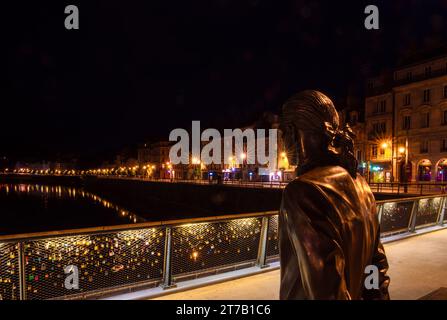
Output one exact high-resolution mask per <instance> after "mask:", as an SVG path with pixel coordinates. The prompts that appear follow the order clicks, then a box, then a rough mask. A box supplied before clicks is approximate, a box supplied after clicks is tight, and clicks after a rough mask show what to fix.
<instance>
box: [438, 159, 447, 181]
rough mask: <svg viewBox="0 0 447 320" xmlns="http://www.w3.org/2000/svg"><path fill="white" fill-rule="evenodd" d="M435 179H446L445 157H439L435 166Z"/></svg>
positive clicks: (446, 162) (446, 164) (446, 165)
mask: <svg viewBox="0 0 447 320" xmlns="http://www.w3.org/2000/svg"><path fill="white" fill-rule="evenodd" d="M436 181H440V182H445V181H447V159H441V160H439V162H438V165H437V168H436Z"/></svg>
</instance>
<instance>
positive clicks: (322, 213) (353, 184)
mask: <svg viewBox="0 0 447 320" xmlns="http://www.w3.org/2000/svg"><path fill="white" fill-rule="evenodd" d="M281 131H282V134H283V140H284V144H285V147H286V150H287V151H288V156H289V159H290V162H292V163H294V162H295V163H297V165H298V167H297V175H298V177H297V178H296V179H295V180H294V181H292V182H290V183H289V184H288V185H287V187H286V188H285V190H284V193H283V198H282V204H281V210H280V217H279V237H280V260H281V287H280V299H341V300H347V299H389V294H388V285H389V277H388V276H387V275H386V272H387V270H388V263H387V259H386V255H385V252H384V249H383V246H382V244H381V242H380V231H379V221H378V217H377V213H376V205H375V200H374V196H373V194H372V192H371V190H370V188H369V186H368V184H367V183H366V181H365V180H364V179H363V177H362V176H360V175H358V174H357V172H356V169H357V161H356V159H355V157H354V155H353V141H352V138H353V133H352V131H351V130H350V129H349V127H345V128H340V123H339V116H338V113H337V111H336V110H335V107H334V105H333V103H332V101H331V100H330V99H329V98H328V97H327V96H325V95H324V94H322V93H321V92H318V91H312V90H309V91H303V92H301V93H298V94H296V95H294V96H293V97H291V98H290V99H289V100H287V101H286V103H285V104H284V105H283V108H282V118H281ZM369 265H373V266H376V267H377V269H376V270H378V277H379V281H378V284H379V285H378V286H376V287H375V288H372V289H367V288H366V287H365V277H366V276H368V275H369V273H365V268H366V267H367V266H369ZM368 270H369V269H368Z"/></svg>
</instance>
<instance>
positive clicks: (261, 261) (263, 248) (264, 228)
mask: <svg viewBox="0 0 447 320" xmlns="http://www.w3.org/2000/svg"><path fill="white" fill-rule="evenodd" d="M268 230H269V217H262V222H261V234H260V236H259V246H258V258H257V259H256V265H257V266H258V267H259V268H265V267H268V264H267V234H268Z"/></svg>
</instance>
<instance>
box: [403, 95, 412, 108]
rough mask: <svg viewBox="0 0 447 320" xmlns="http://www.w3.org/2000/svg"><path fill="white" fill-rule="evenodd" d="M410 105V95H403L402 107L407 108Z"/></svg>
mask: <svg viewBox="0 0 447 320" xmlns="http://www.w3.org/2000/svg"><path fill="white" fill-rule="evenodd" d="M410 103H411V94H410V93H407V94H405V95H404V106H409V105H410Z"/></svg>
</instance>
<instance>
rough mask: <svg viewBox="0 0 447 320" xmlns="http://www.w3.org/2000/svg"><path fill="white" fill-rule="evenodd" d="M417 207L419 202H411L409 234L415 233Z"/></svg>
mask: <svg viewBox="0 0 447 320" xmlns="http://www.w3.org/2000/svg"><path fill="white" fill-rule="evenodd" d="M418 205H419V200H413V206H412V208H411V216H410V228H409V229H410V230H409V231H410V232H415V231H416V216H417V211H418V210H417V208H418Z"/></svg>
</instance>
